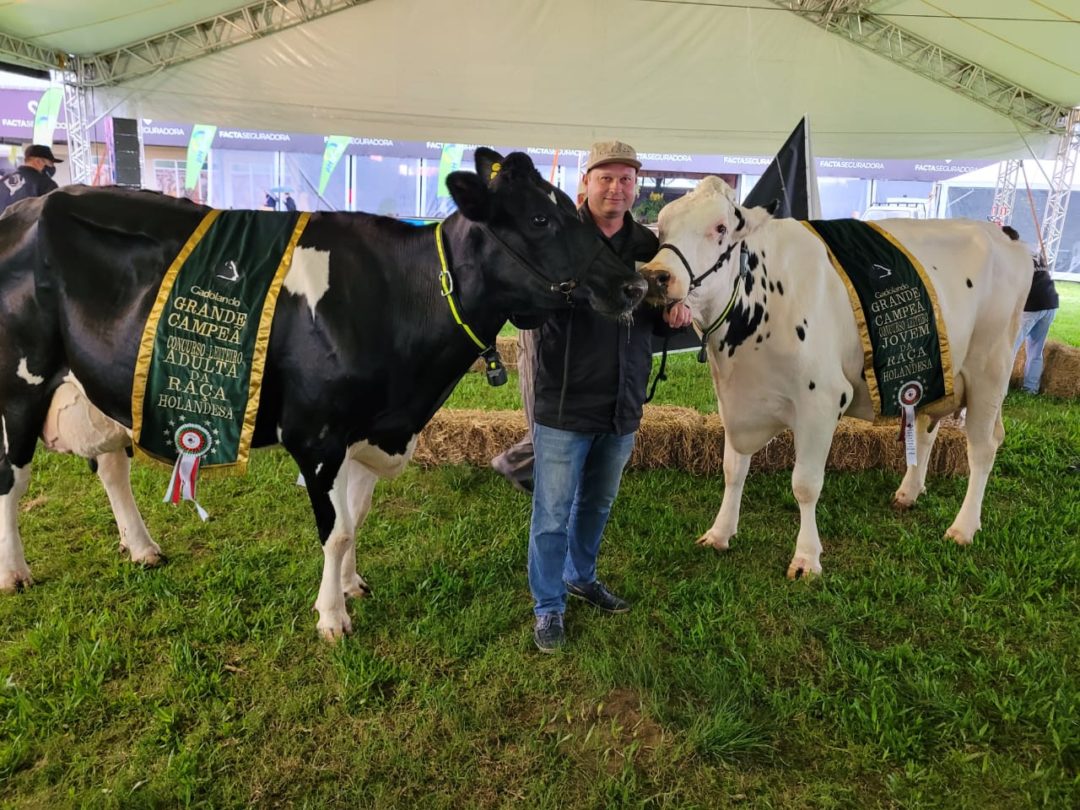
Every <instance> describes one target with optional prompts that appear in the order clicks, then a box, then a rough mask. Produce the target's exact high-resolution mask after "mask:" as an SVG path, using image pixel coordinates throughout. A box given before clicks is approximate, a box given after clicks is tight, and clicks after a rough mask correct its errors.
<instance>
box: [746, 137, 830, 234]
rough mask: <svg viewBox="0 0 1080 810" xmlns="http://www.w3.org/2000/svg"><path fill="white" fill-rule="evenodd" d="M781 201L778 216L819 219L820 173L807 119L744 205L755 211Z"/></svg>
mask: <svg viewBox="0 0 1080 810" xmlns="http://www.w3.org/2000/svg"><path fill="white" fill-rule="evenodd" d="M773 200H778V201H779V202H780V206H779V207H778V208H777V209H776V216H777V217H793V218H795V219H819V218H820V217H821V204H820V202H819V201H818V188H817V172H816V171H815V167H814V157H813V155H812V154H811V152H810V127H809V125H808V124H807V122H806V118H805V117H804V118H803V119H802V120H801V121H799V125H798V126H797V127H795V129H794V131H793V132H792V133H791V134H790V135H789V136H788V139H787V140H786V141H785V142H784V145H783V146H782V147H780V151H779V152H777V153H776V157H774V158H773V159H772V161H771V162H770V163H769V168H767V169H766V170H765V173H764V174H763V175H761V178H760V179H759V180H758V181H757V183H756V184H755V185H754V187H753V188H752V189H750V193H749V194H747V195H746V199H745V200H743V205H745V206H746V207H748V208H753V207H754V206H758V205H768V204H769V203H771V202H772V201H773Z"/></svg>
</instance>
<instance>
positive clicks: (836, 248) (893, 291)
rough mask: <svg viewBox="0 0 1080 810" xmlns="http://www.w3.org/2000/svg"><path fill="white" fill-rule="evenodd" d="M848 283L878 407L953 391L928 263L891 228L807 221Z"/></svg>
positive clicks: (895, 408) (891, 408)
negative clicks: (892, 233)
mask: <svg viewBox="0 0 1080 810" xmlns="http://www.w3.org/2000/svg"><path fill="white" fill-rule="evenodd" d="M803 225H805V226H806V228H807V230H809V231H810V233H812V234H814V235H815V236H817V237H818V238H819V239H820V240H821V241H822V242H823V243H824V244H825V249H826V252H827V253H828V254H829V261H830V262H832V265H833V267H834V268H835V269H836V272H837V273H838V274H839V276H840V279H841V280H842V281H843V282H844V286H845V287H846V288H847V291H848V298H849V300H850V302H851V308H852V309H853V310H854V312H855V321H856V323H857V324H858V326H859V337H860V339H861V341H862V346H863V357H864V361H863V362H864V371H865V374H866V383H867V386H868V387H869V389H870V398H871V399H872V400H873V403H874V410H875V411H876V412H877V413H879V414H881V415H882V416H900V415H901V414H902V412H903V409H904V407H905V406H906V407H907V408H911V409H914V407H915V406H916V405H927V404H930V403H932V402H936V401H938V400H940V399H943V398H945V397H951V396H952V394H953V371H952V358H951V354H950V352H949V338H948V334H947V333H946V331H945V322H944V320H943V319H942V317H941V308H940V307H939V306H938V305H937V295H936V293H935V292H934V287H933V285H932V284H931V282H930V279H929V278H928V277H927V275H926V271H925V270H924V269H923V267H922V265H920V264H919V262H918V261H917V260H916V259H915V257H914V256H912V255H911V254H910V253H909V252H908V251H907V250H906V249H905V248H904V247H903V245H901V244H900V243H899V242H898V241H896V239H894V238H893V237H892V235H891V234H889V233H887V232H885V231H884V230H883V229H882V228H880V227H879V226H878V225H877V223H874V222H860V221H859V220H855V219H838V220H814V221H812V222H803Z"/></svg>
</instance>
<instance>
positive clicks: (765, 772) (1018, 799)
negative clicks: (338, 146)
mask: <svg viewBox="0 0 1080 810" xmlns="http://www.w3.org/2000/svg"><path fill="white" fill-rule="evenodd" d="M1006 416H1007V419H1006V427H1007V430H1008V437H1007V439H1006V444H1005V447H1004V448H1003V449H1002V452H1001V454H1000V456H999V460H998V464H997V469H996V471H995V474H994V476H993V477H992V479H991V482H990V485H989V489H988V493H987V500H986V509H985V513H984V521H983V525H984V529H983V531H982V532H981V533H980V534H979V536H978V538H977V540H976V543H975V545H973V546H972V547H970V548H958V547H956V546H954V545H952V544H950V543H946V542H943V541H942V539H941V536H942V533H943V531H944V529H945V528H946V527H947V525H948V524H949V522H950V521H951V519H952V517H953V515H954V513H955V511H956V510H957V508H958V507H959V504H960V500H961V498H962V493H963V488H964V481H963V480H962V479H944V480H940V479H939V480H935V481H932V483H931V488H930V491H929V492H928V494H927V495H926V496H924V499H923V500H922V501H920V504H919V506H918V507H917V508H916V509H915V510H914V511H913V512H911V513H908V514H904V515H901V514H896V513H893V512H892V511H891V510H889V508H888V500H889V496H890V494H891V492H892V490H893V489H894V488H895V486H896V484H897V478H896V476H894V475H891V474H887V473H879V472H871V473H863V474H833V475H830V476H829V477H828V479H827V481H826V486H825V490H824V493H823V496H822V501H821V505H820V508H819V522H820V528H821V532H822V535H823V537H824V542H825V550H826V552H825V556H824V558H823V564H824V566H825V576H824V577H823V578H821V579H819V580H816V581H810V582H798V583H790V582H788V581H786V580H785V579H784V578H783V574H784V570H785V568H786V566H787V561H788V559H789V558H790V556H791V554H792V551H793V547H794V536H795V532H796V531H797V519H798V510H797V506H796V504H795V502H794V499H793V498H792V496H791V494H790V482H789V479H788V476H787V475H784V474H773V475H754V476H751V479H750V481H749V483H748V486H747V493H746V497H745V501H744V508H743V517H742V524H741V526H742V528H741V531H740V533H739V535H738V537H737V538H735V541H734V543H733V548H732V551H730V552H729V553H727V554H724V555H717V554H714V553H713V552H711V551H703V550H701V549H699V548H697V547H696V546H695V545H694V544H693V539H694V538H695V537H697V536H698V534H699V533H700V532H701V531H702V530H703V529H704V528H705V527H707V526H708V525H709V524H710V523H711V521H712V519H713V516H714V514H715V510H716V509H717V507H718V506H719V499H720V493H721V488H722V482H721V480H720V479H719V478H700V477H694V476H691V475H688V474H684V473H679V472H653V473H647V474H646V473H637V472H630V473H628V474H627V476H626V479H625V483H624V487H623V491H622V493H621V494H620V497H619V501H618V502H617V504H616V508H615V510H614V512H613V517H612V523H611V525H610V527H609V529H608V532H607V538H608V539H607V541H606V543H605V547H604V551H603V554H602V558H601V569H602V575H603V576H604V577H605V578H606V579H607V580H608V581H609V582H610V583H611V584H612V585H613V586H615V587H616V588H617V589H618V590H619V591H620V592H622V593H625V594H626V595H627V596H628V597H630V598H631V599H633V600H634V602H635V609H634V612H632V613H631V614H630V615H628V616H619V617H605V616H600V615H596V614H595V613H593V612H591V610H589V609H587V608H583V607H581V606H579V605H573V606H572V608H571V611H570V612H569V614H568V630H569V635H570V646H569V649H568V650H567V651H566V652H565V653H564V654H561V655H557V656H543V655H540V654H539V653H537V652H536V651H535V650H534V649H533V647H532V643H531V639H530V625H531V614H530V601H529V596H528V589H527V585H526V578H525V555H526V538H527V525H528V519H529V503H528V501H527V500H526V499H524V498H522V497H521V496H519V495H517V494H516V493H513V492H511V491H510V490H509V488H507V487H506V485H505V483H503V482H502V481H501V480H500V479H498V478H497V477H496V476H495V475H494V473H492V472H491V471H490V470H486V469H472V468H465V467H444V468H440V469H436V470H432V471H422V470H419V469H417V468H415V467H414V468H411V469H410V470H409V471H407V472H406V473H405V474H404V475H403V476H402V477H401V478H400V479H398V480H397V481H394V482H390V483H387V484H382V485H380V486H379V488H378V489H377V491H376V497H375V506H374V509H373V512H372V515H371V516H370V518H369V519H368V523H367V525H366V526H365V527H364V530H363V532H362V534H361V541H360V544H359V548H360V551H359V559H360V567H361V570H362V572H363V573H364V575H365V576H366V577H367V578H368V580H369V582H370V583H371V585H372V586H373V588H374V591H375V595H374V597H373V598H371V599H369V600H364V601H361V602H357V603H353V604H352V605H351V607H350V612H351V615H352V617H353V624H354V628H355V634H354V636H353V637H351V638H349V639H347V640H346V641H345V642H344V643H342V644H339V645H337V646H330V645H327V644H325V643H323V642H322V641H320V640H319V639H318V637H317V635H316V633H315V629H314V625H315V617H314V615H313V614H312V613H311V612H310V608H311V605H312V604H313V602H314V600H315V596H316V591H317V588H318V581H319V572H320V566H321V554H320V553H319V550H318V542H317V540H316V538H315V531H314V528H313V522H312V520H311V517H310V513H309V509H308V506H307V502H306V498H305V496H304V493H303V492H302V490H300V489H298V488H297V487H295V486H294V485H293V480H294V478H295V467H294V465H293V464H292V462H291V461H290V460H289V459H288V457H287V456H285V455H284V454H283V453H282V452H280V451H272V452H265V453H259V454H256V456H255V459H254V462H253V464H252V470H251V473H250V474H249V475H248V476H247V477H244V478H238V479H226V480H211V481H207V482H206V483H205V484H204V486H203V488H202V490H201V493H200V500H201V502H202V503H203V504H204V505H205V506H206V507H207V508H208V509H209V510H210V512H211V513H212V514H213V516H214V517H213V520H212V521H211V522H210V523H207V524H201V523H200V522H199V521H198V520H197V518H196V517H195V516H194V514H193V512H192V510H191V509H190V508H180V509H177V508H172V507H169V506H166V505H164V504H161V503H160V497H161V493H162V491H163V489H164V486H165V482H166V471H165V470H162V469H157V468H151V467H147V466H143V465H138V466H137V467H136V470H135V475H134V483H135V487H136V494H137V497H138V499H139V502H140V504H142V506H143V508H144V513H145V515H146V517H147V522H148V525H149V527H150V530H151V533H152V534H153V535H154V536H155V537H156V538H157V539H158V541H159V542H160V543H161V544H162V545H163V547H164V550H165V552H166V553H167V554H168V557H169V562H168V564H167V565H165V566H164V567H162V568H159V569H157V570H143V569H140V568H138V567H135V566H132V565H131V564H130V563H129V562H127V561H125V560H124V559H122V558H121V557H120V556H119V555H118V554H117V552H116V544H117V538H116V536H115V528H114V526H113V523H112V519H111V515H110V512H109V509H108V506H107V504H106V501H105V498H104V495H103V493H102V492H101V491H100V488H99V487H98V485H97V483H96V481H95V480H94V478H93V477H92V476H91V475H89V473H87V472H86V469H85V464H84V463H82V462H80V461H78V460H76V459H72V458H68V457H60V456H53V455H46V454H44V453H42V454H39V456H38V463H37V465H36V468H35V475H34V480H33V483H32V486H31V491H30V493H29V494H28V497H27V498H26V499H25V500H24V511H23V513H22V515H21V519H22V525H23V537H24V540H25V543H26V548H27V557H28V560H29V562H30V565H31V567H32V569H33V570H34V574H35V577H36V578H37V584H36V585H35V586H34V587H33V588H31V589H30V590H28V591H27V592H25V593H22V594H19V595H16V596H3V597H0V627H2V628H3V631H2V634H0V797H2V801H0V804H3V805H4V806H5V807H16V808H64V807H79V808H82V807H108V808H113V807H115V808H139V807H173V806H182V805H188V806H200V807H239V806H258V807H286V806H287V807H312V808H316V807H318V808H322V807H446V808H451V807H452V808H457V807H482V808H488V807H502V806H507V805H511V804H513V805H518V806H524V807H551V808H555V807H570V806H572V807H596V808H607V807H701V808H714V807H725V806H748V807H755V808H756V807H765V808H768V807H776V808H790V807H799V808H801V807H845V808H848V807H850V808H866V807H905V808H908V807H947V808H953V807H970V808H988V807H992V808H1025V807H1034V806H1048V807H1075V806H1077V803H1078V802H1080V781H1078V775H1077V774H1078V768H1080V724H1078V717H1080V679H1078V666H1077V655H1078V651H1080V620H1078V613H1077V608H1078V598H1077V597H1078V584H1080V561H1078V553H1077V544H1076V538H1077V536H1078V535H1080V499H1078V498H1077V497H1076V493H1077V491H1078V482H1080V476H1078V475H1077V474H1075V473H1069V472H1066V467H1067V466H1068V465H1069V464H1070V463H1074V462H1075V461H1076V460H1077V458H1078V457H1080V406H1078V405H1077V404H1075V403H1073V404H1069V403H1061V402H1056V403H1055V402H1053V401H1049V400H1044V399H1039V398H1035V397H1028V396H1024V395H1020V394H1013V395H1012V396H1011V397H1010V399H1009V400H1008V402H1007V403H1006Z"/></svg>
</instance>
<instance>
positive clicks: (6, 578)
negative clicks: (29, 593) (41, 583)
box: [0, 566, 34, 593]
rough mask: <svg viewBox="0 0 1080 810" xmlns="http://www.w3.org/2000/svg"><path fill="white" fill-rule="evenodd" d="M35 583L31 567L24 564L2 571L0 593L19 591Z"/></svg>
mask: <svg viewBox="0 0 1080 810" xmlns="http://www.w3.org/2000/svg"><path fill="white" fill-rule="evenodd" d="M33 584H34V578H33V577H32V576H30V569H29V568H27V567H25V566H23V567H22V568H16V569H14V570H11V571H3V572H0V593H18V592H19V591H24V590H26V589H27V588H29V587H30V586H31V585H33Z"/></svg>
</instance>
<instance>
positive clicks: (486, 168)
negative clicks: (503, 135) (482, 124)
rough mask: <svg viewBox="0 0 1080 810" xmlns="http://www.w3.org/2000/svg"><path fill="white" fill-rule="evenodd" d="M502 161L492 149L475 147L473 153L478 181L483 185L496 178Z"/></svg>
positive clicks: (502, 158)
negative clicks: (478, 176) (481, 181)
mask: <svg viewBox="0 0 1080 810" xmlns="http://www.w3.org/2000/svg"><path fill="white" fill-rule="evenodd" d="M504 160H505V158H504V157H503V156H502V155H500V154H499V153H498V152H496V151H495V150H494V149H488V148H487V147H486V146H478V147H476V152H474V153H473V161H474V162H475V163H476V173H477V174H478V175H480V179H481V180H483V181H484V182H485V183H490V182H491V181H493V180H494V179H495V178H496V177H497V176H498V174H499V170H500V169H501V168H502V164H503V161H504Z"/></svg>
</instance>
